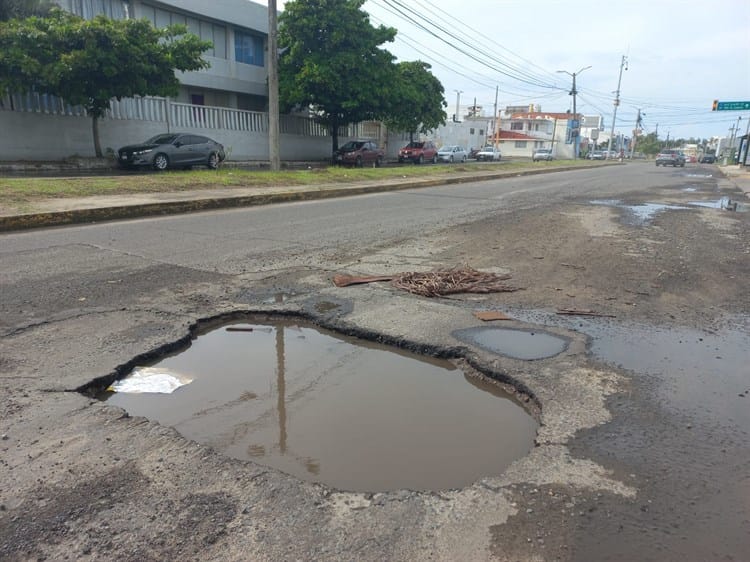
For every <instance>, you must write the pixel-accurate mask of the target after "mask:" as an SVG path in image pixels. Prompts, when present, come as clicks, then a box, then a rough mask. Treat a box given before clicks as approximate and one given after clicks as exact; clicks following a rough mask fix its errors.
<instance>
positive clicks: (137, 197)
mask: <svg viewBox="0 0 750 562" xmlns="http://www.w3.org/2000/svg"><path fill="white" fill-rule="evenodd" d="M608 165H611V166H616V165H621V164H619V163H613V164H608ZM600 166H601V164H596V165H595V166H591V167H600ZM587 167H588V166H575V167H569V166H559V167H544V168H539V169H533V170H522V171H519V170H515V171H502V170H493V171H483V170H477V171H472V172H464V173H461V174H456V175H453V176H440V177H429V178H422V179H420V178H391V179H384V180H377V181H361V182H355V183H350V184H343V183H336V184H320V185H304V186H267V187H232V188H211V189H200V190H189V191H173V192H162V193H140V194H124V195H101V196H92V197H77V198H49V199H44V200H39V201H34V202H31V203H29V204H27V205H25V206H24V207H23V208H20V207H12V206H0V232H3V231H6V232H7V231H13V230H25V229H30V228H41V227H49V226H62V225H67V224H81V223H90V222H102V221H110V220H122V219H128V218H137V217H148V216H159V215H171V214H180V213H191V212H198V211H208V210H214V209H228V208H233V207H250V206H255V205H268V204H272V203H286V202H291V201H309V200H314V199H326V198H331V197H345V196H350V195H362V194H367V193H381V192H385V191H397V190H401V189H413V188H420V187H432V186H437V185H451V184H460V183H468V182H474V181H485V180H493V179H502V178H510V177H519V176H529V175H536V174H546V173H552V172H563V171H570V170H582V169H586V168H587ZM719 169H720V170H721V172H722V173H723V174H724V175H725V176H726V177H727V179H728V180H729V181H731V182H732V183H733V184H734V185H735V186H736V187H737V188H738V189H741V190H742V191H743V193H744V194H745V195H746V196H750V170H748V169H746V168H743V167H740V166H721V167H719Z"/></svg>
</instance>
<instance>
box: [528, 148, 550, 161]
mask: <svg viewBox="0 0 750 562" xmlns="http://www.w3.org/2000/svg"><path fill="white" fill-rule="evenodd" d="M531 160H532V161H533V162H539V160H546V161H548V162H549V161H551V160H552V149H551V148H537V149H536V150H535V151H534V154H532V155H531Z"/></svg>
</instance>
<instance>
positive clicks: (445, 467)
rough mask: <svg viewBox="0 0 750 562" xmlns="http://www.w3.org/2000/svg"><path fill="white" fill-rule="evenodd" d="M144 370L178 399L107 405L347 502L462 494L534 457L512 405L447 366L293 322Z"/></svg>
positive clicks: (259, 327)
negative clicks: (160, 377) (163, 380)
mask: <svg viewBox="0 0 750 562" xmlns="http://www.w3.org/2000/svg"><path fill="white" fill-rule="evenodd" d="M144 367H152V368H153V369H155V370H156V371H157V372H162V373H164V374H167V375H172V376H174V377H175V378H176V379H177V380H178V381H179V382H180V384H182V386H179V388H176V390H174V391H173V392H171V393H156V392H145V393H130V392H111V391H109V392H106V393H104V394H103V395H102V396H100V397H101V398H103V399H105V400H107V401H108V403H110V404H113V405H116V406H120V407H122V408H124V409H125V410H126V411H127V412H128V413H130V414H131V415H134V416H144V417H146V418H149V419H151V420H155V421H158V422H159V423H161V424H163V425H168V426H172V427H174V428H175V429H176V430H177V431H178V432H179V433H180V434H182V435H183V436H184V437H186V438H187V439H191V440H195V441H197V442H199V443H203V444H205V445H208V446H210V447H211V448H213V449H214V450H216V451H218V452H220V453H223V454H226V455H228V456H231V457H234V458H238V459H250V460H253V461H255V462H257V463H259V464H263V465H267V466H270V467H273V468H276V469H278V470H281V471H283V472H286V473H288V474H291V475H294V476H296V477H298V478H300V479H303V480H307V481H312V482H320V483H323V484H326V485H328V486H331V487H335V488H339V489H344V490H351V491H367V492H378V491H388V490H396V489H402V488H407V489H412V490H443V489H450V488H459V487H464V486H466V485H469V484H471V483H472V482H474V481H476V480H477V479H479V478H482V477H484V476H492V475H499V474H500V473H502V472H503V470H504V469H505V468H506V467H508V466H509V465H510V463H511V462H513V461H514V460H516V459H518V458H521V457H523V456H524V455H526V454H527V453H528V451H529V450H530V449H531V448H532V447H533V446H534V437H535V435H536V430H537V423H536V421H535V420H534V418H533V417H532V416H530V415H529V414H528V413H527V412H526V411H525V410H524V409H523V408H522V407H521V405H520V404H519V403H518V402H517V401H516V400H515V399H514V398H513V396H512V395H510V394H509V393H507V392H505V391H504V390H503V389H502V388H501V387H500V386H498V385H497V384H494V383H493V382H492V381H489V380H486V379H483V378H478V377H476V376H473V375H470V374H467V373H464V372H462V371H461V370H459V369H457V368H456V367H455V366H454V365H453V364H452V363H450V362H448V361H446V360H437V359H432V358H428V357H424V356H421V355H417V354H414V353H410V352H406V351H403V350H401V349H397V348H392V347H386V346H384V345H379V344H375V343H371V342H368V341H364V340H360V339H356V338H352V337H347V336H342V335H339V334H337V333H334V332H331V331H327V330H324V329H321V328H318V327H316V326H313V325H311V324H307V323H304V322H300V321H297V320H293V319H289V318H279V319H276V318H274V319H272V320H269V319H268V318H263V319H258V320H254V319H253V320H251V321H249V322H237V321H233V322H232V323H228V324H225V325H222V326H220V327H215V326H214V327H212V329H210V330H207V331H205V332H203V333H198V334H197V336H196V337H194V338H193V341H192V342H191V344H190V345H189V347H187V348H186V349H184V350H182V351H180V352H177V353H174V354H172V355H169V356H166V357H164V358H162V359H160V360H159V361H158V362H155V363H151V364H150V365H144ZM132 378H133V374H131V375H129V377H126V378H125V379H122V380H123V381H126V380H128V379H130V380H131V381H132ZM152 390H153V389H152Z"/></svg>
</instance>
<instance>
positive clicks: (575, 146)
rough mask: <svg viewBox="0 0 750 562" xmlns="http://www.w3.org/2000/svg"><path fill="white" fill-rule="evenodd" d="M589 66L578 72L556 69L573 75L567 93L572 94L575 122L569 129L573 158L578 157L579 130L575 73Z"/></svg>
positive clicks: (587, 67) (584, 68)
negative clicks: (571, 83) (570, 87)
mask: <svg viewBox="0 0 750 562" xmlns="http://www.w3.org/2000/svg"><path fill="white" fill-rule="evenodd" d="M589 68H591V66H585V67H583V68H582V69H581V70H579V71H578V72H573V73H572V74H571V73H570V72H568V71H567V70H558V71H557V72H561V73H563V74H567V75H568V76H572V77H573V89H572V90H570V92H569V93H568V95H570V96H573V119H574V122H575V123H576V126H575V127H573V130H572V131H571V134H574V135H575V136H574V137H573V160H577V159H578V140H579V138H580V137H579V133H580V131H581V121H580V119H578V113H577V112H576V94H577V93H578V90H576V75H578V74H580V73H581V72H583V71H584V70H588V69H589Z"/></svg>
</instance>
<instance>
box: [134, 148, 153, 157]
mask: <svg viewBox="0 0 750 562" xmlns="http://www.w3.org/2000/svg"><path fill="white" fill-rule="evenodd" d="M149 152H153V149H152V148H147V149H146V150H138V151H137V152H134V153H133V156H141V155H143V154H148V153H149Z"/></svg>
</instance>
